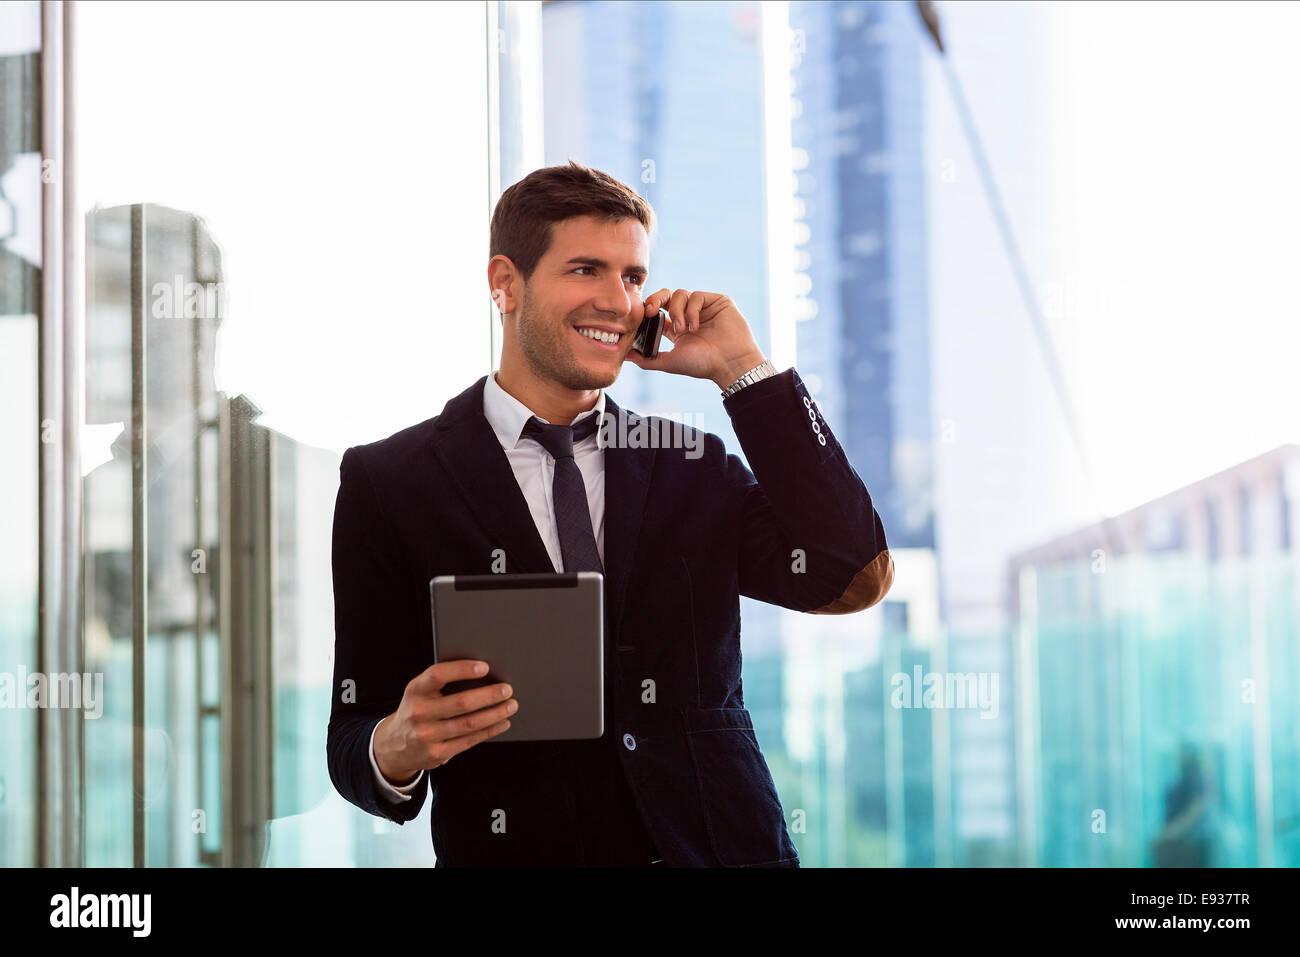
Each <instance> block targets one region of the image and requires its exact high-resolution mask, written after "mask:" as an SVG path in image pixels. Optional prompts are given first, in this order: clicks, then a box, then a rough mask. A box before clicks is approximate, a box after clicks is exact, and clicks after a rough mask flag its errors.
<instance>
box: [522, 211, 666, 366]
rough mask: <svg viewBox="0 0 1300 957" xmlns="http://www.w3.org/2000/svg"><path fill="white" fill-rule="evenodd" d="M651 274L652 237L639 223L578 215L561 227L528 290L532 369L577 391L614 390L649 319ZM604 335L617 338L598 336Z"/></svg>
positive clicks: (525, 332) (527, 345)
mask: <svg viewBox="0 0 1300 957" xmlns="http://www.w3.org/2000/svg"><path fill="white" fill-rule="evenodd" d="M648 269H649V240H648V237H647V236H646V231H645V227H644V226H642V225H641V223H640V222H639V221H638V220H636V219H624V220H621V221H619V222H617V223H608V222H605V221H603V220H601V219H598V218H596V217H594V216H577V217H574V218H572V219H566V220H564V221H562V222H558V223H556V224H555V225H554V226H553V227H552V234H551V246H550V248H549V249H548V250H547V251H546V254H545V255H544V256H542V258H541V260H540V261H539V262H538V264H537V268H536V269H534V270H533V275H532V277H531V278H530V279H529V280H528V283H527V285H526V286H525V287H524V293H523V302H522V304H521V307H520V317H519V323H518V326H517V329H518V339H519V347H520V349H521V351H522V352H523V355H524V358H525V359H526V360H527V361H528V364H529V366H531V367H532V369H533V371H534V372H535V373H536V374H537V375H538V376H540V377H542V378H545V379H550V380H551V381H554V382H556V383H559V384H560V385H563V386H565V387H566V388H569V389H573V390H575V391H576V390H582V391H585V390H589V389H603V388H606V387H607V386H610V385H613V383H614V381H615V380H616V379H617V378H618V374H619V371H620V370H621V369H622V367H623V361H624V359H625V358H626V357H627V354H628V352H629V350H631V348H632V337H633V336H634V335H635V334H636V330H637V327H638V326H639V325H640V324H641V319H642V317H643V316H644V315H645V305H644V303H643V301H642V298H641V296H642V293H643V291H644V284H645V279H646V274H647V271H648ZM580 330H584V331H585V332H586V333H587V334H584V332H583V331H580ZM598 331H599V332H604V333H612V334H615V335H617V336H618V338H617V341H615V342H613V343H607V342H603V341H601V340H600V339H599V338H592V337H591V333H595V332H598ZM606 338H609V336H606Z"/></svg>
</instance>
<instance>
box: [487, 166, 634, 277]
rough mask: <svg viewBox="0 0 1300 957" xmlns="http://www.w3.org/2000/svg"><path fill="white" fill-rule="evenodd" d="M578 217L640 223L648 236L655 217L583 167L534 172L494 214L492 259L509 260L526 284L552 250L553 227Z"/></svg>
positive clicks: (622, 188) (613, 182) (630, 193)
mask: <svg viewBox="0 0 1300 957" xmlns="http://www.w3.org/2000/svg"><path fill="white" fill-rule="evenodd" d="M574 216H598V217H602V218H603V219H605V220H606V221H607V222H611V223H613V222H618V221H619V220H622V219H636V220H639V221H640V223H641V225H642V226H644V227H645V231H646V233H650V232H651V231H652V230H653V229H654V223H655V214H654V210H653V209H651V208H650V204H649V203H647V202H646V201H645V200H644V199H642V198H641V197H640V196H638V195H637V193H636V190H634V189H632V188H631V187H629V186H628V185H627V184H625V183H622V182H619V181H618V180H617V179H615V178H614V177H612V176H610V175H609V174H608V173H605V172H602V171H601V170H598V169H591V168H590V167H587V166H583V165H582V164H581V163H577V162H575V161H574V160H573V158H572V157H570V158H569V162H568V165H566V166H547V167H545V168H544V169H538V170H533V172H531V173H529V174H528V175H527V176H525V177H524V178H523V179H521V180H520V181H519V182H517V183H515V184H514V185H513V186H511V187H510V188H509V189H507V190H506V191H505V192H503V193H502V194H501V198H500V199H499V200H497V207H496V209H495V210H494V211H493V213H492V229H491V237H490V241H489V244H488V258H489V259H490V258H492V257H493V256H506V257H509V259H510V261H511V262H512V263H514V264H515V268H516V269H518V270H519V271H520V272H521V273H523V276H524V281H525V282H527V281H528V278H529V277H530V276H531V275H532V274H533V270H534V269H536V268H537V263H538V262H540V261H541V258H542V256H544V255H545V254H546V250H548V249H549V248H550V247H551V234H552V225H553V224H554V223H558V222H560V221H561V220H565V219H570V218H571V217H574Z"/></svg>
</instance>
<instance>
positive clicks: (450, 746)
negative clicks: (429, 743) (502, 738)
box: [435, 721, 510, 766]
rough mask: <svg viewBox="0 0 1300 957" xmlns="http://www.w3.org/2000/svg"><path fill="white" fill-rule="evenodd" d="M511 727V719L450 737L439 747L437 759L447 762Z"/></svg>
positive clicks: (442, 762) (443, 762)
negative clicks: (456, 736) (470, 732)
mask: <svg viewBox="0 0 1300 957" xmlns="http://www.w3.org/2000/svg"><path fill="white" fill-rule="evenodd" d="M509 727H510V722H509V721H500V722H498V723H496V724H493V725H489V726H488V727H486V728H483V729H482V730H480V731H475V732H473V733H472V734H463V735H461V736H460V737H458V738H450V739H448V740H447V741H445V742H444V743H443V746H442V747H441V748H440V749H439V753H438V757H437V758H436V759H435V760H439V762H440V763H441V764H446V763H447V762H448V761H450V760H451V759H452V758H454V757H455V756H456V755H458V754H460V753H461V752H462V751H466V750H468V749H470V748H472V747H474V745H476V744H479V743H481V742H483V741H486V740H487V739H488V738H495V737H496V736H497V735H498V734H500V733H501V732H502V731H505V730H506V729H507V728H509ZM435 766H436V765H435Z"/></svg>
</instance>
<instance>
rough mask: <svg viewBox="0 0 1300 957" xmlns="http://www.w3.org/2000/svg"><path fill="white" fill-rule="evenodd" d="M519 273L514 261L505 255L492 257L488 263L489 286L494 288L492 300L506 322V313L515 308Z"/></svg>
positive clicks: (499, 314) (498, 313)
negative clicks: (515, 293) (515, 292)
mask: <svg viewBox="0 0 1300 957" xmlns="http://www.w3.org/2000/svg"><path fill="white" fill-rule="evenodd" d="M516 285H517V274H516V273H515V268H514V263H512V262H511V261H510V260H509V259H508V258H506V257H505V256H501V255H497V256H493V257H492V261H491V262H489V263H488V287H489V288H490V289H491V290H492V302H493V304H494V305H495V306H496V307H497V315H498V316H500V317H501V320H502V322H503V323H504V322H505V314H506V313H507V312H510V311H512V310H513V309H514V308H515V296H514V291H515V286H516Z"/></svg>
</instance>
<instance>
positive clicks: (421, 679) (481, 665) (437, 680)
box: [406, 658, 487, 695]
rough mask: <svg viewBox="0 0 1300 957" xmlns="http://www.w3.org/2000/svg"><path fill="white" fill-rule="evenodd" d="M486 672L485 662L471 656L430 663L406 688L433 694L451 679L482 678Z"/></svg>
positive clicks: (424, 693) (450, 681)
mask: <svg viewBox="0 0 1300 957" xmlns="http://www.w3.org/2000/svg"><path fill="white" fill-rule="evenodd" d="M485 674H487V662H486V661H477V660H475V659H473V658H457V659H456V660H454V661H441V662H439V663H438V664H436V665H430V666H429V667H428V668H425V669H424V670H423V671H421V672H420V673H419V674H418V675H416V676H415V677H414V678H412V679H411V680H410V682H409V683H408V684H407V686H406V687H407V688H408V689H410V690H411V691H412V692H415V693H416V694H421V695H435V694H438V693H439V692H440V691H442V689H443V687H444V686H445V685H448V684H451V683H452V682H453V681H467V680H469V679H471V678H482V677H483V676H484V675H485Z"/></svg>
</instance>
